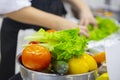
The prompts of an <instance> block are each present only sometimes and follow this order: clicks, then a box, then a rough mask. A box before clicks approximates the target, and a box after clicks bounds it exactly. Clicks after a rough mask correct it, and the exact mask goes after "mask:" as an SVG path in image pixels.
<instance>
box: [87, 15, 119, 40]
mask: <svg viewBox="0 0 120 80" xmlns="http://www.w3.org/2000/svg"><path fill="white" fill-rule="evenodd" d="M96 21H97V24H98V28H97V29H94V28H93V26H92V25H89V26H88V29H89V35H90V37H89V40H96V41H98V40H101V39H103V38H105V37H107V36H109V35H110V34H112V33H114V32H116V31H118V29H119V27H118V25H117V24H116V23H115V21H114V20H113V19H110V18H102V17H96Z"/></svg>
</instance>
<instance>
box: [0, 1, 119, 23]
mask: <svg viewBox="0 0 120 80" xmlns="http://www.w3.org/2000/svg"><path fill="white" fill-rule="evenodd" d="M85 2H86V3H87V4H88V5H89V7H90V8H91V10H92V11H93V14H94V15H95V16H96V15H100V16H107V17H112V18H115V19H117V20H119V21H120V2H119V0H85ZM65 8H66V9H67V11H68V12H71V11H70V10H69V8H70V6H69V5H68V4H66V3H65ZM66 18H68V19H71V20H72V21H74V22H75V21H76V20H75V19H74V18H73V16H72V13H69V14H67V15H66ZM1 22H2V15H0V25H1Z"/></svg>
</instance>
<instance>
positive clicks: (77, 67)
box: [68, 57, 89, 74]
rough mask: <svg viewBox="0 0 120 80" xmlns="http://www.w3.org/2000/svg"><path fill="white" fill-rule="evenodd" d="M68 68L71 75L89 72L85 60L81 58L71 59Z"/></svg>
mask: <svg viewBox="0 0 120 80" xmlns="http://www.w3.org/2000/svg"><path fill="white" fill-rule="evenodd" d="M68 66H69V69H68V71H69V73H70V74H81V73H86V72H88V70H89V66H88V64H87V63H86V62H85V60H83V59H81V57H80V58H75V57H73V58H71V59H70V60H69V61H68Z"/></svg>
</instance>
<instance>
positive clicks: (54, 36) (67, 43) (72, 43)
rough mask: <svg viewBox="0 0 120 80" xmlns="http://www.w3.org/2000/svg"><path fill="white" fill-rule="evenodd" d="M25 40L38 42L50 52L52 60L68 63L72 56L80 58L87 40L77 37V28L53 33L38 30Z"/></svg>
mask: <svg viewBox="0 0 120 80" xmlns="http://www.w3.org/2000/svg"><path fill="white" fill-rule="evenodd" d="M25 39H26V40H29V41H37V42H40V45H42V46H45V47H46V48H48V49H49V50H50V52H51V54H52V59H53V60H62V61H68V60H69V59H70V58H71V57H73V56H74V57H80V56H81V55H82V54H83V53H84V52H85V49H86V47H87V39H86V38H85V37H83V36H79V28H75V29H70V30H61V31H55V32H53V33H49V32H46V31H45V30H44V29H40V30H39V31H38V32H36V33H34V34H33V35H31V36H27V37H25Z"/></svg>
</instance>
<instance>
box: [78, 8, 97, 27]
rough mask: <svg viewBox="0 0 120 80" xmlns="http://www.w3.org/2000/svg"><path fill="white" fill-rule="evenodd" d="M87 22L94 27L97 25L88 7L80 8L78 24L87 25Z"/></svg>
mask: <svg viewBox="0 0 120 80" xmlns="http://www.w3.org/2000/svg"><path fill="white" fill-rule="evenodd" d="M89 24H91V25H93V26H94V27H95V28H96V27H97V23H96V20H95V18H94V16H93V14H92V12H91V11H90V10H89V9H85V10H81V13H80V25H82V26H86V27H87V26H88V25H89Z"/></svg>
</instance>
